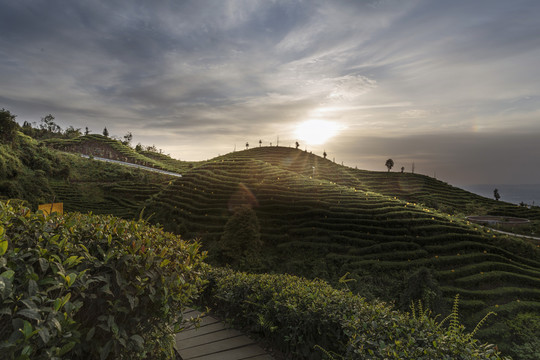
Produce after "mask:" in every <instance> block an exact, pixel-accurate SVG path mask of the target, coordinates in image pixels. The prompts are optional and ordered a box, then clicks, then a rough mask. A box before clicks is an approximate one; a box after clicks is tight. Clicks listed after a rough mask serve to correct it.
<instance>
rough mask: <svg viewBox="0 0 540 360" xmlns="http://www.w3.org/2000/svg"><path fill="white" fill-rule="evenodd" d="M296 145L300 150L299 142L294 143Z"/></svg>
mask: <svg viewBox="0 0 540 360" xmlns="http://www.w3.org/2000/svg"><path fill="white" fill-rule="evenodd" d="M294 144H295V145H296V148H297V149H298V147H299V146H300V144H299V143H298V141H297V142H295V143H294Z"/></svg>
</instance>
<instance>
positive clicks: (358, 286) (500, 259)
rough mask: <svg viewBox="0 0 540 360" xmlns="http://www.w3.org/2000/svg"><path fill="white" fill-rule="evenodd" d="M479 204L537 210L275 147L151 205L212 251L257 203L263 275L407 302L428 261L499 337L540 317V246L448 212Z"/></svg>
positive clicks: (448, 297) (202, 176)
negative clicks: (237, 215)
mask: <svg viewBox="0 0 540 360" xmlns="http://www.w3.org/2000/svg"><path fill="white" fill-rule="evenodd" d="M425 202H430V205H431V206H433V205H436V207H438V208H441V210H442V209H444V210H445V211H447V212H443V211H439V210H436V209H434V208H433V207H429V206H427V205H426V204H425ZM470 204H476V207H477V208H478V207H480V208H484V209H489V211H488V212H490V213H493V214H505V215H512V216H526V217H529V218H533V219H538V216H539V215H540V211H539V210H538V208H532V209H528V208H525V207H519V206H516V205H511V204H507V203H502V202H497V201H495V200H490V199H486V198H482V197H480V196H477V195H474V194H471V193H468V192H466V191H464V190H461V189H458V188H455V187H452V186H450V185H448V184H445V183H443V182H441V181H438V180H436V179H433V178H429V177H427V176H424V175H417V174H406V173H404V174H402V173H387V172H370V171H362V170H356V169H351V168H347V167H344V166H340V165H337V164H335V163H333V162H331V161H329V160H326V159H322V158H320V157H317V156H315V155H312V154H309V153H306V152H304V151H300V150H295V149H291V148H276V147H273V148H256V149H252V150H246V151H241V152H237V153H231V154H228V155H224V156H220V157H217V158H215V159H213V160H211V161H208V162H205V163H200V164H198V165H197V166H195V167H194V168H193V169H192V170H191V171H189V172H187V173H185V174H184V176H183V177H182V178H181V179H177V180H174V181H173V182H172V183H171V184H170V185H168V186H167V187H166V188H165V189H163V190H162V191H161V193H159V194H158V195H157V196H155V197H153V198H152V199H151V200H150V201H149V202H148V203H147V208H146V211H147V213H154V217H153V219H152V221H156V222H159V223H161V224H163V226H164V227H165V229H168V230H171V231H174V232H180V233H181V234H183V236H184V237H188V238H191V237H195V238H200V239H202V241H203V244H205V245H206V246H207V248H208V249H210V251H212V249H213V246H214V245H215V244H219V241H220V239H221V237H222V236H223V231H224V227H225V224H226V223H227V221H228V219H229V217H230V216H231V214H232V213H233V211H234V209H235V207H237V206H239V205H249V206H251V207H253V209H254V211H255V213H256V216H257V218H258V222H259V224H260V238H261V240H262V241H263V243H264V244H265V245H264V246H265V247H264V250H263V252H262V253H263V254H264V255H263V256H262V257H263V260H262V262H263V265H260V264H259V266H260V269H259V271H267V272H276V271H277V272H288V273H294V274H299V275H302V276H306V277H309V278H315V277H319V278H324V279H327V280H330V281H332V282H334V283H338V280H339V278H340V277H341V276H343V275H344V274H346V273H350V277H351V278H352V279H354V280H356V282H354V283H353V284H352V285H351V283H349V286H350V287H351V288H352V289H353V290H354V291H356V292H359V293H360V294H362V295H366V296H368V297H370V296H374V297H381V298H383V299H386V300H389V301H397V302H399V301H400V296H399V294H403V293H404V292H406V291H407V285H406V281H407V278H408V277H409V276H410V275H411V274H413V273H415V272H416V271H418V270H419V269H420V268H424V267H425V268H427V269H429V270H430V272H431V273H432V275H433V276H434V278H435V279H436V280H437V282H438V284H439V289H438V290H440V291H441V294H442V299H441V301H440V305H441V306H442V307H445V306H446V307H448V306H449V304H450V303H451V301H452V299H453V298H454V297H455V295H456V294H460V296H461V302H460V306H461V309H462V311H463V314H464V315H465V316H466V319H467V321H466V322H467V324H469V325H472V324H475V323H476V322H478V321H480V320H481V319H482V318H483V317H484V316H485V315H486V314H487V313H488V312H489V311H495V312H497V313H498V314H499V316H498V317H494V318H492V319H490V321H489V323H488V325H487V326H486V327H485V328H484V330H483V331H481V333H480V335H482V334H483V335H488V334H489V336H494V334H495V333H499V332H500V329H501V327H503V326H502V325H501V324H502V322H504V319H509V318H511V317H514V316H516V314H518V313H529V312H532V313H536V314H538V313H540V302H539V299H540V290H539V286H540V249H539V247H538V246H539V245H532V244H530V243H528V242H527V241H524V240H521V239H517V238H513V237H509V236H507V235H501V234H497V233H495V232H493V231H492V230H490V229H487V228H483V227H480V226H478V225H475V224H470V223H468V222H467V221H466V220H465V219H464V218H463V216H461V215H450V214H449V213H453V214H465V213H467V211H468V208H470ZM396 294H398V295H397V296H396ZM490 341H496V340H493V339H490Z"/></svg>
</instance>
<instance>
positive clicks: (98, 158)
mask: <svg viewBox="0 0 540 360" xmlns="http://www.w3.org/2000/svg"><path fill="white" fill-rule="evenodd" d="M80 155H81V157H83V158H87V159H90V156H88V155H84V154H80ZM92 159H94V160H98V161H104V162H108V163H113V164H119V165H124V166H130V167H134V168H139V169H142V170H146V171H153V172H157V173H160V174H165V175H171V176H176V177H182V175H181V174H178V173H175V172H172V171H165V170H161V169H154V168H151V167H148V166H143V165H138V164H133V163H129V162H125V161H119V160H112V159H107V158H102V157H99V156H93V157H92Z"/></svg>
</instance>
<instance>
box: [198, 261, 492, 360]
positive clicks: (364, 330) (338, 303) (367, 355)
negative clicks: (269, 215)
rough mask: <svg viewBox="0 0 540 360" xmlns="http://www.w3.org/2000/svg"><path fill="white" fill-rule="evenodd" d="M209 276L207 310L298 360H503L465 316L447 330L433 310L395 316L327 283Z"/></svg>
mask: <svg viewBox="0 0 540 360" xmlns="http://www.w3.org/2000/svg"><path fill="white" fill-rule="evenodd" d="M208 275H209V280H210V282H209V286H208V287H207V289H206V291H205V295H204V297H203V300H204V303H205V305H209V306H211V307H212V309H214V311H216V312H217V313H218V314H219V315H221V316H223V317H225V318H227V319H229V320H231V321H233V322H234V323H235V324H237V325H238V326H242V327H244V328H245V329H247V330H249V331H251V332H254V333H257V334H259V335H260V336H262V337H264V338H265V339H266V340H268V341H270V342H271V343H272V344H273V345H274V346H275V347H277V348H279V349H280V350H281V351H283V352H285V353H286V354H288V355H289V356H290V357H291V358H294V359H322V358H335V359H341V358H345V359H426V360H427V359H429V360H431V359H448V360H450V359H501V355H500V353H499V352H498V351H497V350H496V349H495V348H494V347H493V346H491V345H481V344H479V343H478V342H477V340H475V339H473V338H472V336H471V335H470V334H465V333H464V331H463V326H462V325H460V324H459V322H457V320H456V319H457V317H454V318H452V319H451V321H450V323H449V326H448V327H446V325H443V324H437V323H436V322H435V320H434V319H433V318H431V317H429V316H428V315H427V312H425V311H419V312H418V314H417V313H416V312H412V314H409V313H402V312H398V311H394V310H392V309H391V308H390V307H389V306H387V305H385V304H384V303H380V302H378V303H368V302H367V301H366V300H365V299H363V298H361V297H359V296H357V295H353V294H352V293H351V292H349V291H344V290H336V289H334V288H332V287H331V286H330V285H328V284H327V283H326V282H324V281H321V280H306V279H302V278H299V277H295V276H290V275H268V274H263V275H253V274H246V273H240V272H234V271H232V270H228V269H211V270H210V271H209V273H208ZM455 313H457V311H455Z"/></svg>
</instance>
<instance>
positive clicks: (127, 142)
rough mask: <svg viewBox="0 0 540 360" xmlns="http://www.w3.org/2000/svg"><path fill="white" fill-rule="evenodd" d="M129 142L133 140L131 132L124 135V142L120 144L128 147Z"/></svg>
mask: <svg viewBox="0 0 540 360" xmlns="http://www.w3.org/2000/svg"><path fill="white" fill-rule="evenodd" d="M131 140H133V134H132V133H131V131H128V132H127V133H126V135H124V141H122V144H124V145H128V146H129V144H130V143H131Z"/></svg>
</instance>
